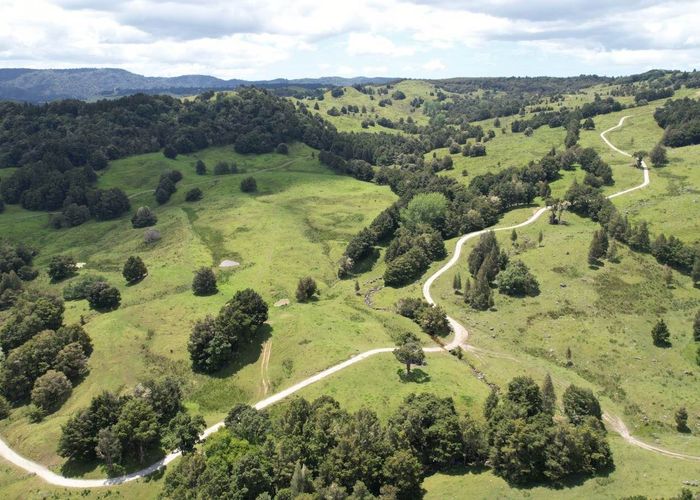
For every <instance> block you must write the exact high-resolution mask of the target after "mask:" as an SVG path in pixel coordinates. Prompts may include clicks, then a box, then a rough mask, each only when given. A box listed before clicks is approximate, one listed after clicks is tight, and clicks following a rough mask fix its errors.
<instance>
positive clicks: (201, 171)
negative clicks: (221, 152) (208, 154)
mask: <svg viewBox="0 0 700 500" xmlns="http://www.w3.org/2000/svg"><path fill="white" fill-rule="evenodd" d="M194 171H195V172H196V173H197V175H205V174H206V173H207V166H206V164H205V163H204V162H203V161H202V160H197V163H195V165H194Z"/></svg>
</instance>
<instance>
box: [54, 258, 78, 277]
mask: <svg viewBox="0 0 700 500" xmlns="http://www.w3.org/2000/svg"><path fill="white" fill-rule="evenodd" d="M77 270H78V268H77V267H76V263H75V259H74V258H73V257H71V256H69V255H54V256H53V257H51V259H50V260H49V268H48V270H47V273H48V275H49V278H51V281H52V282H54V283H56V282H58V281H61V280H64V279H66V278H68V277H70V276H73V275H74V274H75V273H76V271H77Z"/></svg>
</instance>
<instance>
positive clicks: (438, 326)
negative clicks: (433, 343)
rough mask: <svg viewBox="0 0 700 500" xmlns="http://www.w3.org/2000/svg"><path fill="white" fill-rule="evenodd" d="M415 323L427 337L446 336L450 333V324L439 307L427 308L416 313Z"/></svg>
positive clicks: (445, 314)
mask: <svg viewBox="0 0 700 500" xmlns="http://www.w3.org/2000/svg"><path fill="white" fill-rule="evenodd" d="M415 320H416V323H418V324H419V325H420V327H421V328H422V329H423V331H424V332H426V333H427V334H429V335H447V334H448V333H450V323H449V322H448V321H447V313H445V310H444V309H443V308H442V307H441V306H427V307H423V308H421V309H420V310H419V311H418V312H417V313H416V318H415Z"/></svg>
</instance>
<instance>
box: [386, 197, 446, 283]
mask: <svg viewBox="0 0 700 500" xmlns="http://www.w3.org/2000/svg"><path fill="white" fill-rule="evenodd" d="M447 206H448V201H447V198H446V197H445V196H444V195H443V194H442V193H437V192H433V193H421V194H417V195H416V196H414V197H413V198H412V199H411V201H410V202H409V203H408V204H407V205H406V207H405V208H403V209H401V210H400V213H399V220H400V226H401V227H400V228H399V229H398V230H397V231H396V233H395V236H394V239H393V240H392V241H391V243H390V244H389V246H388V248H387V250H386V253H385V255H384V257H385V260H386V262H387V268H386V271H385V272H384V283H385V284H386V285H388V286H394V287H397V286H402V285H405V284H407V283H409V282H411V281H413V280H415V279H416V278H417V277H419V276H420V275H422V274H423V273H424V272H425V270H426V269H427V268H428V266H429V265H430V262H432V261H435V260H440V259H443V258H445V256H446V255H447V250H446V249H445V243H444V241H443V239H442V235H441V233H440V230H441V229H442V226H443V225H444V222H445V216H446V215H447Z"/></svg>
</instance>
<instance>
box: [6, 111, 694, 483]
mask: <svg viewBox="0 0 700 500" xmlns="http://www.w3.org/2000/svg"><path fill="white" fill-rule="evenodd" d="M626 118H628V116H623V117H622V118H621V119H620V122H619V123H618V124H617V125H616V126H614V127H611V128H609V129H607V130H605V131H604V132H601V134H600V137H601V138H602V139H603V141H605V143H606V144H607V145H608V146H610V147H611V148H612V149H613V150H615V151H617V152H618V153H620V154H623V155H625V156H631V155H630V154H629V153H627V152H625V151H622V150H621V149H618V148H617V147H615V146H614V145H613V144H611V143H610V141H608V139H607V138H606V137H605V134H606V133H608V132H610V131H612V130H614V129H616V128H619V127H621V126H622V124H623V122H624V121H625V119H626ZM642 168H643V170H644V181H643V182H642V183H641V184H639V185H638V186H635V187H633V188H630V189H626V190H624V191H620V192H618V193H615V194H612V195H610V196H608V198H615V197H616V196H620V195H623V194H626V193H629V192H632V191H636V190H637V189H641V188H644V187H646V186H647V185H648V184H649V171H648V168H647V165H646V163H644V162H642ZM548 209H549V207H543V208H540V209H538V210H537V211H535V212H534V213H533V214H532V216H531V217H530V218H529V219H527V220H526V221H524V222H521V223H519V224H515V225H513V226H507V227H496V228H492V229H483V230H481V231H474V232H472V233H469V234H465V235H464V236H462V237H461V238H460V239H459V240H458V241H457V244H456V245H455V251H454V253H453V255H452V257H451V258H450V260H449V261H447V263H445V265H443V266H442V267H441V268H440V269H438V270H437V271H436V272H435V273H433V274H432V275H431V276H430V277H429V278H428V279H427V280H426V282H425V284H424V285H423V296H424V297H425V300H426V301H428V302H429V303H430V304H432V305H435V301H434V300H433V297H432V295H431V294H430V288H431V286H432V285H433V283H434V282H435V280H436V279H437V278H439V277H440V276H442V275H443V274H444V273H445V272H446V271H447V270H449V269H450V268H451V267H452V266H454V265H455V264H456V263H457V262H458V261H459V257H460V255H461V252H462V247H463V246H464V244H465V243H466V242H467V241H469V240H471V239H473V238H476V237H477V236H479V235H481V234H483V233H485V232H487V231H508V230H512V229H517V228H520V227H523V226H527V225H528V224H532V223H533V222H535V221H536V220H537V219H539V218H540V217H541V216H542V214H544V213H545V212H546V211H547V210H548ZM448 321H449V323H450V326H451V327H452V330H453V331H454V334H455V335H454V338H453V340H452V341H451V342H450V343H448V344H447V345H446V346H444V348H443V347H427V348H425V349H423V350H424V351H425V352H441V351H443V349H447V350H451V349H454V348H456V347H457V346H460V347H462V348H463V349H466V350H476V351H477V352H484V351H481V350H478V349H475V348H473V346H470V345H469V344H467V339H468V337H469V332H468V331H467V329H466V328H465V327H464V326H463V325H462V324H461V323H459V322H458V321H457V320H455V319H454V318H451V317H448ZM393 350H394V348H393V347H383V348H379V349H372V350H369V351H365V352H363V353H360V354H357V355H356V356H353V357H351V358H350V359H348V360H346V361H343V362H342V363H339V364H337V365H334V366H331V367H330V368H327V369H326V370H323V371H321V372H319V373H317V374H316V375H313V376H311V377H309V378H307V379H304V380H302V381H301V382H299V383H297V384H294V385H292V386H291V387H288V388H287V389H284V390H283V391H280V392H278V393H277V394H273V395H272V396H270V397H268V398H266V399H263V400H262V401H258V402H257V403H255V405H253V406H254V407H255V408H257V409H259V410H261V409H263V408H266V407H268V406H270V405H273V404H275V403H278V402H279V401H281V400H283V399H285V398H286V397H288V396H290V395H292V394H294V393H295V392H297V391H300V390H301V389H303V388H305V387H307V386H309V385H311V384H314V383H315V382H318V381H319V380H322V379H324V378H326V377H328V376H329V375H332V374H334V373H336V372H339V371H340V370H343V369H344V368H347V367H348V366H351V365H354V364H355V363H359V362H360V361H363V360H365V359H367V358H369V357H372V356H374V355H376V354H381V353H388V352H392V351H393ZM494 354H497V353H494ZM511 359H513V358H511ZM604 419H605V420H606V422H608V424H609V425H610V427H611V428H612V429H613V430H614V431H615V432H617V433H618V434H620V436H622V438H623V439H624V440H625V441H626V442H628V443H629V444H632V445H634V446H638V447H640V448H643V449H646V450H649V451H652V452H655V453H659V454H662V455H665V456H669V457H673V458H682V459H687V460H700V457H696V456H693V455H685V454H682V453H675V452H672V451H669V450H664V449H663V448H658V447H656V446H652V445H650V444H647V443H644V442H643V441H639V440H638V439H636V438H635V437H633V436H631V435H630V433H629V430H628V429H627V427H626V426H625V424H624V422H623V421H622V420H621V419H620V418H619V417H616V416H614V415H610V414H607V413H606V414H605V415H604ZM223 426H224V422H218V423H216V424H214V425H212V426H211V427H209V428H208V429H206V430H205V431H204V432H203V433H202V434H201V436H200V437H201V439H202V440H204V439H206V438H207V437H209V436H210V435H212V434H213V433H215V432H216V431H218V430H219V429H221V427H223ZM180 454H181V453H180V452H179V451H177V450H176V451H173V452H171V453H169V454H168V455H166V456H165V457H163V458H162V459H160V460H158V461H157V462H155V463H153V464H151V465H150V466H148V467H146V468H144V469H141V470H139V471H136V472H132V473H131V474H125V475H123V476H119V477H114V478H108V479H77V478H68V477H64V476H61V475H60V474H56V473H55V472H53V471H51V470H49V469H48V468H46V467H44V466H43V465H41V464H38V463H36V462H33V461H31V460H29V459H27V458H25V457H23V456H21V455H20V454H19V453H17V452H16V451H14V450H13V449H12V448H10V447H9V446H8V445H7V443H6V442H5V441H4V440H2V439H0V456H1V457H2V458H4V459H5V460H7V461H9V462H11V463H12V464H14V465H16V466H17V467H19V468H21V469H23V470H25V471H27V472H29V473H30V474H35V475H37V476H38V477H40V478H41V479H43V480H44V481H46V482H47V483H49V484H53V485H56V486H63V487H68V488H99V487H104V486H115V485H119V484H124V483H127V482H130V481H134V480H136V479H141V478H143V477H145V476H147V475H149V474H151V473H153V472H155V471H157V470H158V469H160V468H161V467H163V466H165V465H167V464H169V463H170V462H172V461H173V460H175V459H176V458H178V457H179V456H180Z"/></svg>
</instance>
